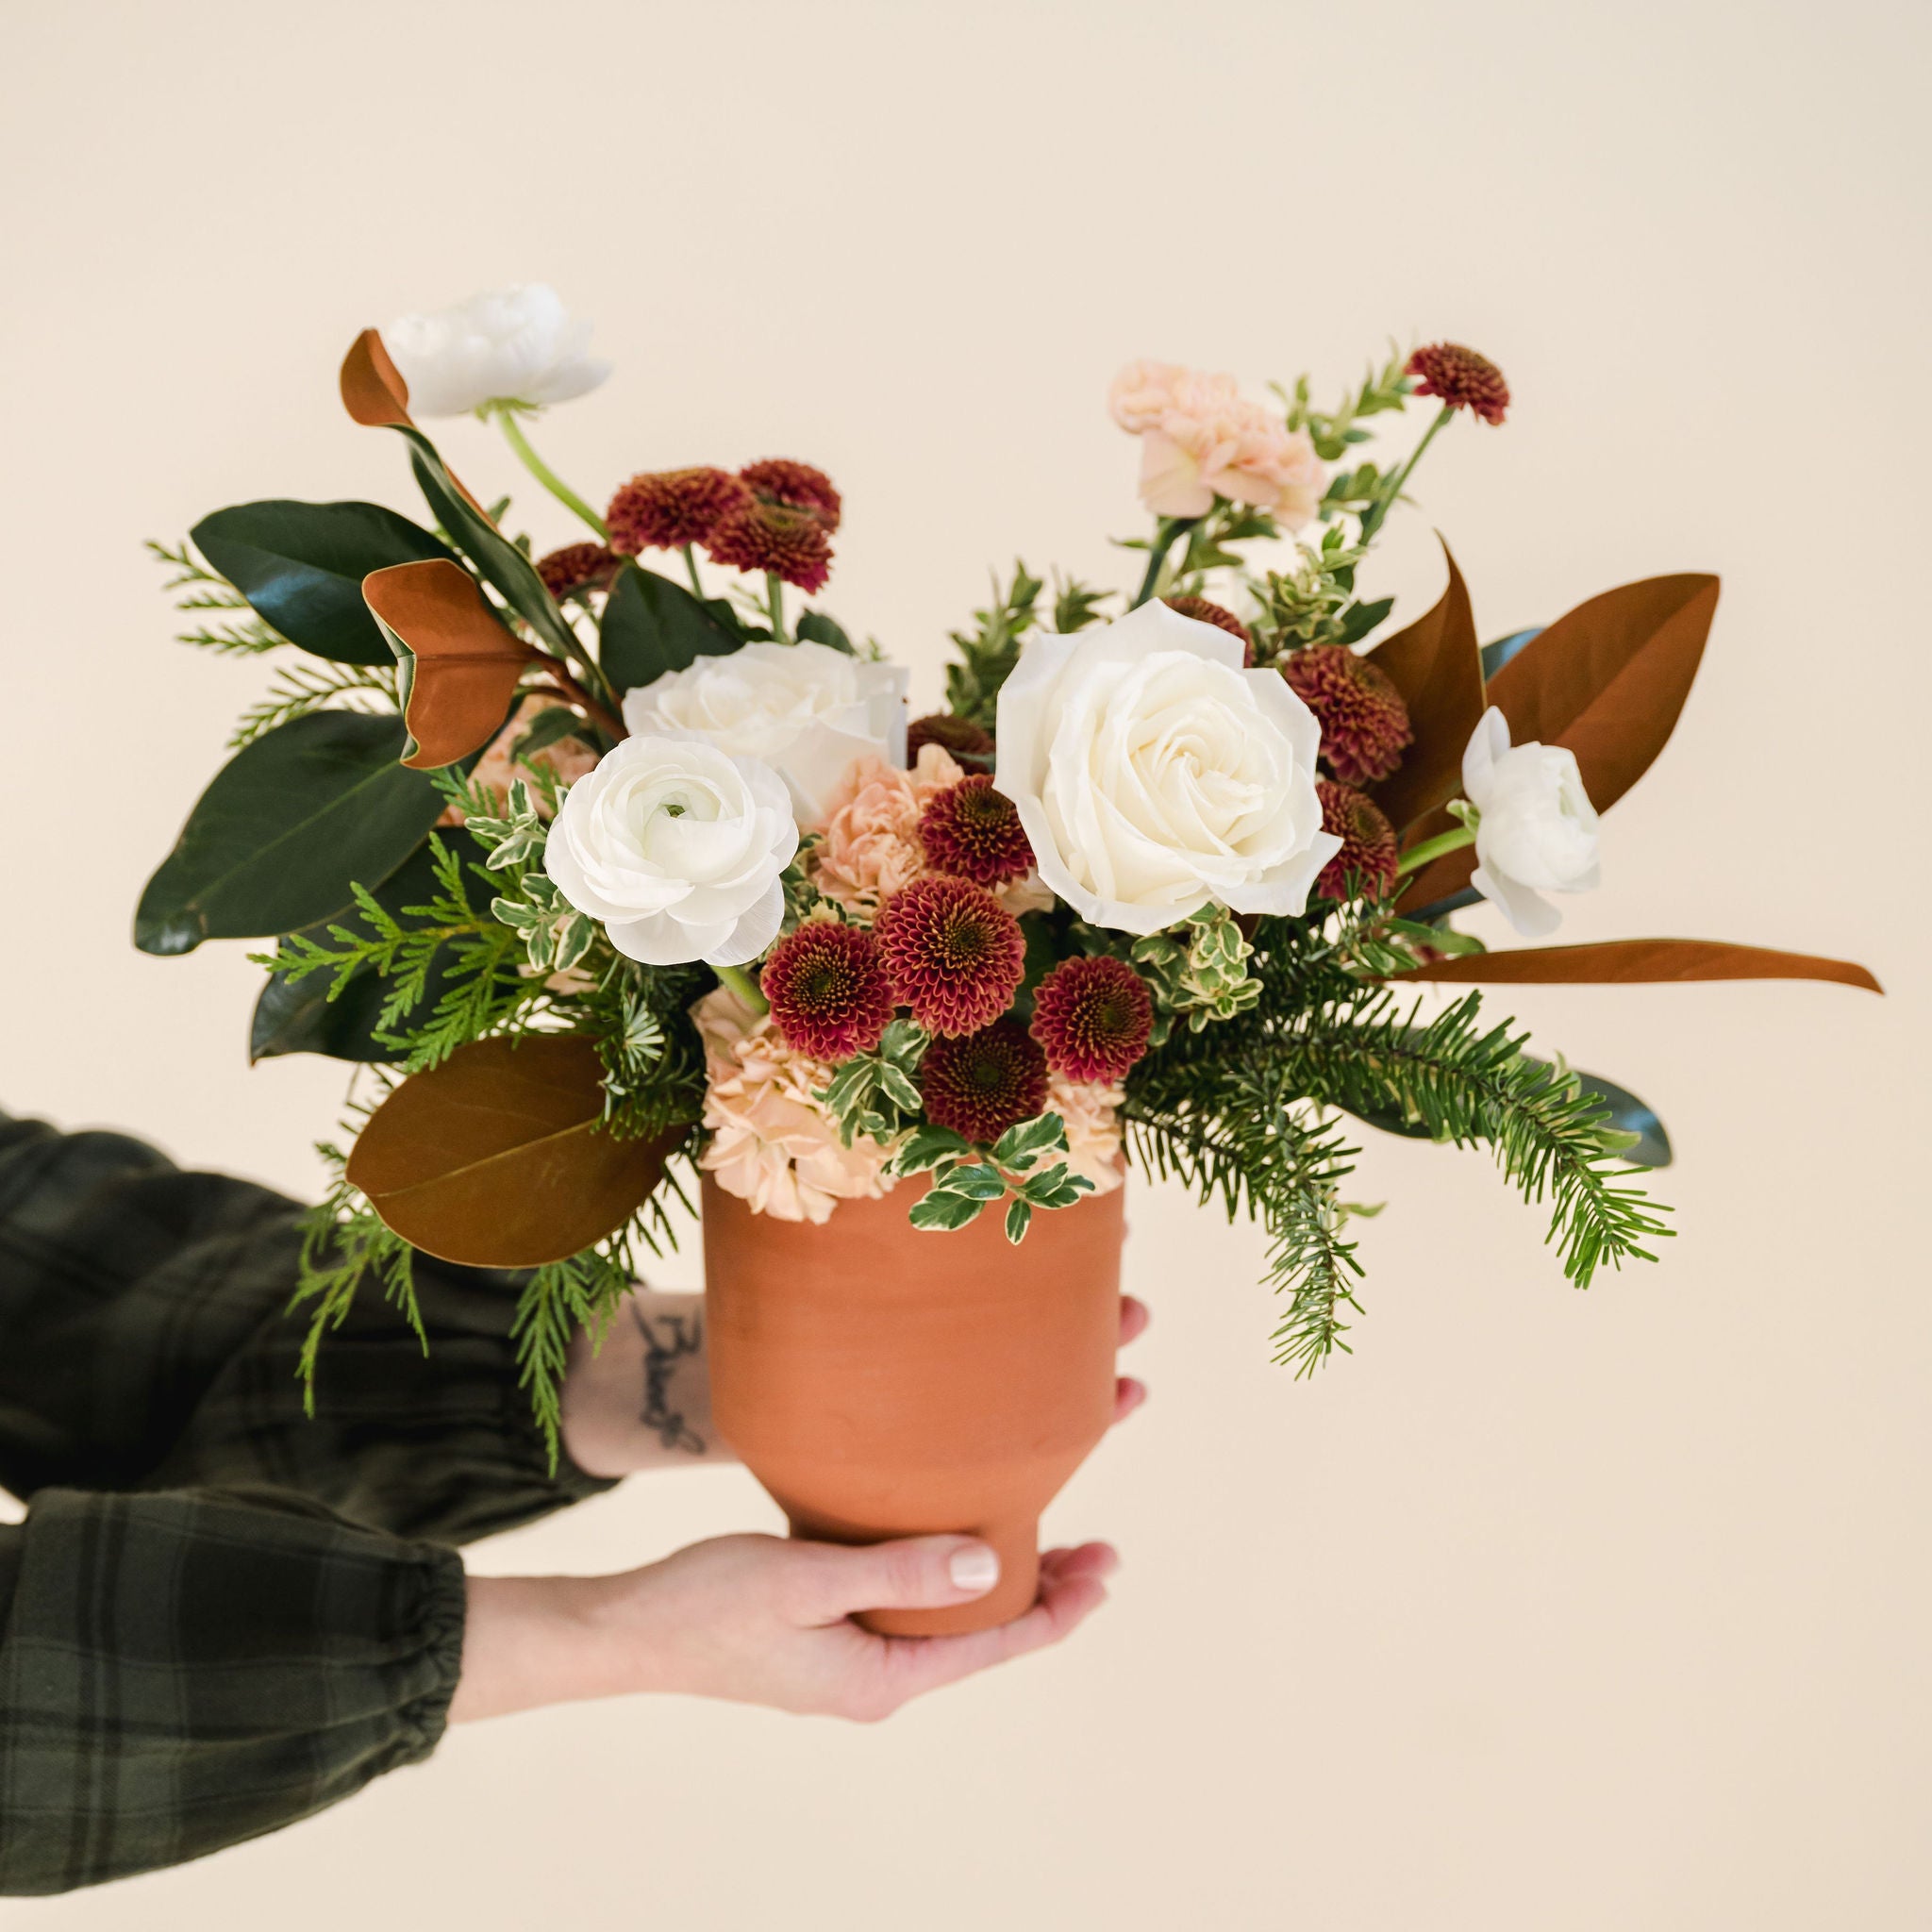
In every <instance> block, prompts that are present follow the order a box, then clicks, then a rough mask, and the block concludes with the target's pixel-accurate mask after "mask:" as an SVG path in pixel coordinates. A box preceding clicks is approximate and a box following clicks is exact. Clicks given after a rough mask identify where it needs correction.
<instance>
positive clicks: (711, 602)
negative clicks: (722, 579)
mask: <svg viewBox="0 0 1932 1932" xmlns="http://www.w3.org/2000/svg"><path fill="white" fill-rule="evenodd" d="M744 641H745V640H744V631H743V629H742V627H741V625H740V624H739V622H738V619H737V617H736V616H735V615H734V614H733V612H732V609H731V606H730V605H729V604H728V603H726V602H724V599H722V598H708V599H706V600H704V601H703V602H700V601H699V600H698V599H697V598H696V597H693V596H692V595H691V592H690V591H687V590H686V589H685V588H684V586H683V585H682V584H679V583H675V582H673V580H672V579H671V578H669V577H666V576H659V575H658V573H657V572H656V571H648V570H643V569H641V568H640V567H639V566H638V565H637V564H635V563H627V564H625V567H624V569H623V570H622V571H621V572H620V573H619V575H618V578H617V581H616V583H614V584H613V585H612V586H611V588H610V595H609V597H608V599H607V600H606V601H605V605H604V616H603V621H602V623H601V625H599V628H598V642H597V658H598V662H599V663H600V664H601V665H602V667H603V671H604V675H605V678H606V679H607V680H608V683H609V686H610V689H611V690H612V691H615V692H617V693H619V694H620V695H622V694H623V693H624V692H625V691H630V690H632V689H633V688H634V687H636V686H639V685H645V684H651V683H654V682H655V681H656V680H657V679H658V678H659V677H662V676H663V675H665V673H666V672H670V671H684V670H687V669H689V668H690V666H691V665H692V664H694V663H696V662H697V660H698V659H699V658H722V657H725V656H728V655H729V654H730V653H731V652H733V651H735V650H737V649H738V647H739V646H740V645H741V643H743V642H744Z"/></svg>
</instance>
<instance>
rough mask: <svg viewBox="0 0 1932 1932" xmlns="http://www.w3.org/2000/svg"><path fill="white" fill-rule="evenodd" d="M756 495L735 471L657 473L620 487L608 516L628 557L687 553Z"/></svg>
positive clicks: (613, 538)
mask: <svg viewBox="0 0 1932 1932" xmlns="http://www.w3.org/2000/svg"><path fill="white" fill-rule="evenodd" d="M752 500H753V498H752V493H751V491H749V490H748V489H747V488H746V487H745V486H744V485H743V484H742V483H741V482H740V481H739V480H738V478H737V477H736V476H734V475H732V474H731V472H730V471H729V470H710V469H695V470H652V471H647V472H646V473H645V474H644V475H641V476H633V477H632V478H631V479H630V481H629V482H628V483H625V484H623V485H621V486H620V487H619V489H618V491H617V494H616V495H615V496H613V497H612V498H611V499H610V508H608V509H607V510H606V511H605V512H604V521H605V522H606V523H607V524H608V525H609V526H610V547H611V549H613V550H615V551H617V552H618V553H619V555H621V556H624V557H635V556H636V555H637V554H638V552H639V551H641V550H681V549H683V547H684V546H685V545H686V544H687V543H703V542H705V541H707V540H708V538H709V537H710V535H711V532H712V531H713V530H715V529H716V528H717V527H718V525H720V524H722V523H723V522H724V520H725V518H726V517H728V516H730V515H731V513H732V512H733V511H734V510H739V509H742V508H744V507H745V506H746V505H747V504H749V503H750V502H752Z"/></svg>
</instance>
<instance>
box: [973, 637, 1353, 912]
mask: <svg viewBox="0 0 1932 1932" xmlns="http://www.w3.org/2000/svg"><path fill="white" fill-rule="evenodd" d="M998 739H999V758H998V771H997V773H996V774H995V777H994V780H993V782H994V783H995V784H996V785H997V786H998V788H999V789H1000V791H1003V792H1004V793H1005V794H1006V795H1007V796H1008V798H1010V799H1011V800H1012V801H1013V803H1014V805H1016V806H1017V807H1018V808H1019V811H1020V823H1021V824H1023V825H1024V826H1025V828H1026V836H1027V837H1028V838H1029V839H1030V840H1032V841H1033V851H1034V856H1035V858H1037V859H1038V861H1039V864H1040V875H1041V878H1042V879H1043V880H1044V881H1045V882H1046V884H1047V885H1049V886H1050V887H1052V889H1053V890H1054V891H1056V892H1058V894H1059V895H1060V897H1061V898H1062V899H1064V900H1065V901H1066V902H1067V903H1068V904H1069V905H1070V906H1072V907H1073V908H1074V910H1075V911H1077V912H1078V913H1079V914H1080V916H1081V917H1082V918H1083V919H1086V920H1090V921H1091V923H1092V924H1095V925H1105V926H1111V927H1112V928H1114V929H1115V930H1116V931H1120V932H1133V933H1150V932H1158V931H1159V930H1160V929H1161V927H1163V926H1168V925H1172V924H1174V922H1175V921H1176V920H1178V919H1183V918H1185V917H1186V916H1187V915H1188V914H1189V913H1190V912H1192V911H1194V910H1195V909H1196V908H1199V907H1201V906H1204V905H1206V904H1208V902H1209V901H1210V900H1211V901H1213V902H1215V903H1216V904H1218V905H1222V906H1225V907H1227V908H1229V909H1230V910H1231V911H1235V912H1275V913H1294V912H1300V911H1301V910H1302V908H1303V907H1304V905H1305V904H1306V903H1307V894H1308V889H1309V887H1310V886H1312V885H1313V884H1314V881H1315V877H1316V874H1318V873H1320V872H1321V870H1322V868H1323V867H1324V865H1325V864H1327V862H1328V860H1329V859H1330V858H1333V857H1334V855H1335V854H1336V853H1337V852H1339V851H1340V850H1341V840H1339V839H1338V838H1336V837H1335V836H1334V834H1333V833H1330V832H1324V830H1323V829H1322V806H1321V802H1320V800H1319V799H1318V798H1317V797H1316V795H1315V755H1316V752H1317V751H1318V750H1319V748H1320V746H1321V741H1322V731H1321V726H1320V725H1319V724H1317V723H1316V722H1315V717H1314V714H1313V712H1311V711H1310V710H1309V709H1308V708H1307V706H1306V705H1305V704H1303V703H1302V701H1301V699H1300V698H1298V697H1297V696H1296V695H1295V694H1294V692H1293V691H1291V690H1290V689H1289V688H1288V685H1287V683H1286V682H1285V681H1284V680H1283V679H1282V677H1281V675H1280V674H1279V673H1277V672H1274V671H1244V670H1242V669H1241V640H1240V639H1239V638H1235V637H1230V636H1229V635H1228V633H1227V632H1226V631H1224V630H1221V629H1219V628H1217V627H1216V626H1215V625H1211V624H1200V623H1197V622H1196V621H1195V620H1194V619H1193V618H1191V617H1183V616H1182V615H1181V614H1180V613H1179V612H1178V611H1176V610H1171V609H1169V608H1168V607H1167V606H1166V605H1165V604H1162V603H1160V602H1159V601H1158V600H1156V601H1154V602H1151V603H1147V604H1143V605H1141V608H1139V609H1138V610H1131V611H1129V612H1128V613H1127V615H1126V616H1124V617H1123V618H1119V619H1117V620H1116V621H1115V622H1114V623H1112V624H1108V625H1100V626H1098V627H1097V628H1095V629H1092V630H1085V631H1081V632H1079V633H1078V634H1077V635H1075V636H1071V637H1061V636H1054V635H1041V636H1036V637H1034V638H1031V639H1029V640H1028V641H1027V643H1026V646H1025V649H1024V651H1023V652H1022V653H1021V657H1020V662H1019V666H1018V668H1017V669H1016V670H1015V671H1014V673H1013V675H1011V676H1010V677H1009V678H1008V679H1007V682H1006V684H1005V686H1004V688H1003V689H1002V690H1001V691H1000V700H999V731H998Z"/></svg>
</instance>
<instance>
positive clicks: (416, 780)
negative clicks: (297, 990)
mask: <svg viewBox="0 0 1932 1932" xmlns="http://www.w3.org/2000/svg"><path fill="white" fill-rule="evenodd" d="M406 738H407V734H406V733H405V731H404V729H403V723H402V720H401V719H400V718H394V717H372V716H369V715H367V714H365V713H363V712H359V711H310V712H308V713H307V714H305V715H304V716H302V717H299V718H291V720H290V721H289V722H288V723H287V724H278V725H276V727H275V729H274V730H273V731H267V732H264V733H263V734H262V735H261V736H260V737H259V738H258V739H256V740H255V741H254V742H253V743H251V744H248V745H244V746H243V747H242V750H241V751H239V752H237V753H236V754H235V756H234V757H233V758H230V759H229V760H228V762H227V763H226V764H225V765H224V766H223V767H222V769H221V770H220V771H219V772H217V773H216V774H215V776H214V780H213V782H212V783H211V784H210V785H209V786H208V790H207V791H204V792H203V793H202V794H201V797H200V798H199V799H198V800H196V802H195V806H194V809H193V810H192V812H190V813H189V815H188V823H187V824H185V825H184V826H183V827H182V828H181V835H180V837H179V838H178V839H176V840H175V849H174V850H173V851H172V852H171V853H169V855H168V857H167V858H165V859H163V860H162V861H161V864H160V867H159V869H158V871H157V872H156V874H155V875H154V876H153V878H151V879H150V880H149V881H148V882H147V888H146V890H145V891H143V892H142V895H141V905H140V908H138V910H137V911H136V913H135V915H134V943H135V944H136V945H137V946H139V947H140V948H141V950H142V952H144V953H160V954H171V953H188V952H192V951H193V949H194V948H195V947H196V946H198V945H199V944H200V943H201V942H202V941H203V940H207V939H262V938H269V937H273V936H275V935H277V934H281V933H289V932H294V931H297V930H298V929H299V928H301V927H302V926H305V925H314V924H317V923H318V922H320V921H324V920H326V919H328V918H329V917H330V916H331V915H333V914H335V913H338V912H340V911H341V909H342V908H344V907H345V906H347V905H348V904H349V903H350V902H351V900H352V899H353V897H354V892H353V891H352V888H353V886H354V884H355V882H356V881H357V880H358V879H359V880H360V881H361V882H362V883H363V884H364V885H368V886H375V885H379V884H380V883H381V882H382V881H383V880H384V879H386V878H388V876H389V875H390V874H391V873H392V872H394V871H395V869H396V867H397V866H399V865H400V864H402V862H403V860H404V859H406V858H408V856H409V854H410V853H411V852H413V851H414V850H415V849H416V847H417V846H418V845H420V844H421V843H422V842H423V837H424V834H425V833H426V832H427V831H428V830H429V828H430V826H431V825H433V824H435V823H436V821H437V820H438V819H439V818H440V817H441V815H442V807H443V799H442V794H441V792H440V791H437V789H436V786H435V784H434V783H433V782H432V781H431V780H430V779H429V778H427V777H425V775H424V774H422V773H421V772H412V771H409V770H407V769H406V768H405V767H404V766H402V765H400V764H398V763H397V762H396V760H397V759H398V758H399V757H400V756H401V754H402V751H403V746H404V743H405V741H406Z"/></svg>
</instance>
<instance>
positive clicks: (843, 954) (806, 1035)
mask: <svg viewBox="0 0 1932 1932" xmlns="http://www.w3.org/2000/svg"><path fill="white" fill-rule="evenodd" d="M758 983H759V985H760V986H762V987H763V989H764V993H765V997H766V999H768V1000H769V1001H770V1002H771V1003H772V1019H773V1021H774V1023H775V1024H776V1025H777V1028H778V1031H779V1032H780V1033H782V1034H783V1035H784V1036H785V1041H786V1043H787V1045H789V1046H793V1047H796V1048H797V1049H798V1051H799V1052H800V1053H808V1054H809V1055H810V1056H811V1057H812V1058H813V1059H816V1060H832V1061H835V1062H836V1061H838V1060H849V1059H850V1058H852V1056H853V1055H854V1054H856V1053H870V1052H871V1051H872V1049H873V1048H874V1047H875V1046H876V1045H877V1044H878V1043H879V1036H880V1034H882V1033H883V1032H884V1031H885V1030H886V1027H887V1024H889V1023H890V1021H891V1017H892V995H891V988H890V987H889V985H888V984H887V980H886V962H885V959H884V958H883V957H882V956H881V954H880V952H879V949H878V946H877V944H876V943H875V942H874V939H873V936H872V935H871V934H870V933H869V932H867V931H866V930H865V929H864V928H863V927H862V926H857V925H839V924H835V923H833V922H831V921H828V920H820V919H810V920H808V921H807V922H806V923H805V924H803V925H801V926H800V927H798V929H797V930H796V931H795V932H793V933H791V935H790V936H789V937H787V938H785V939H782V940H780V941H778V943H777V944H776V945H775V946H774V947H773V949H772V957H771V958H769V959H767V960H766V961H765V968H764V971H763V973H762V974H759V978H758Z"/></svg>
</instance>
